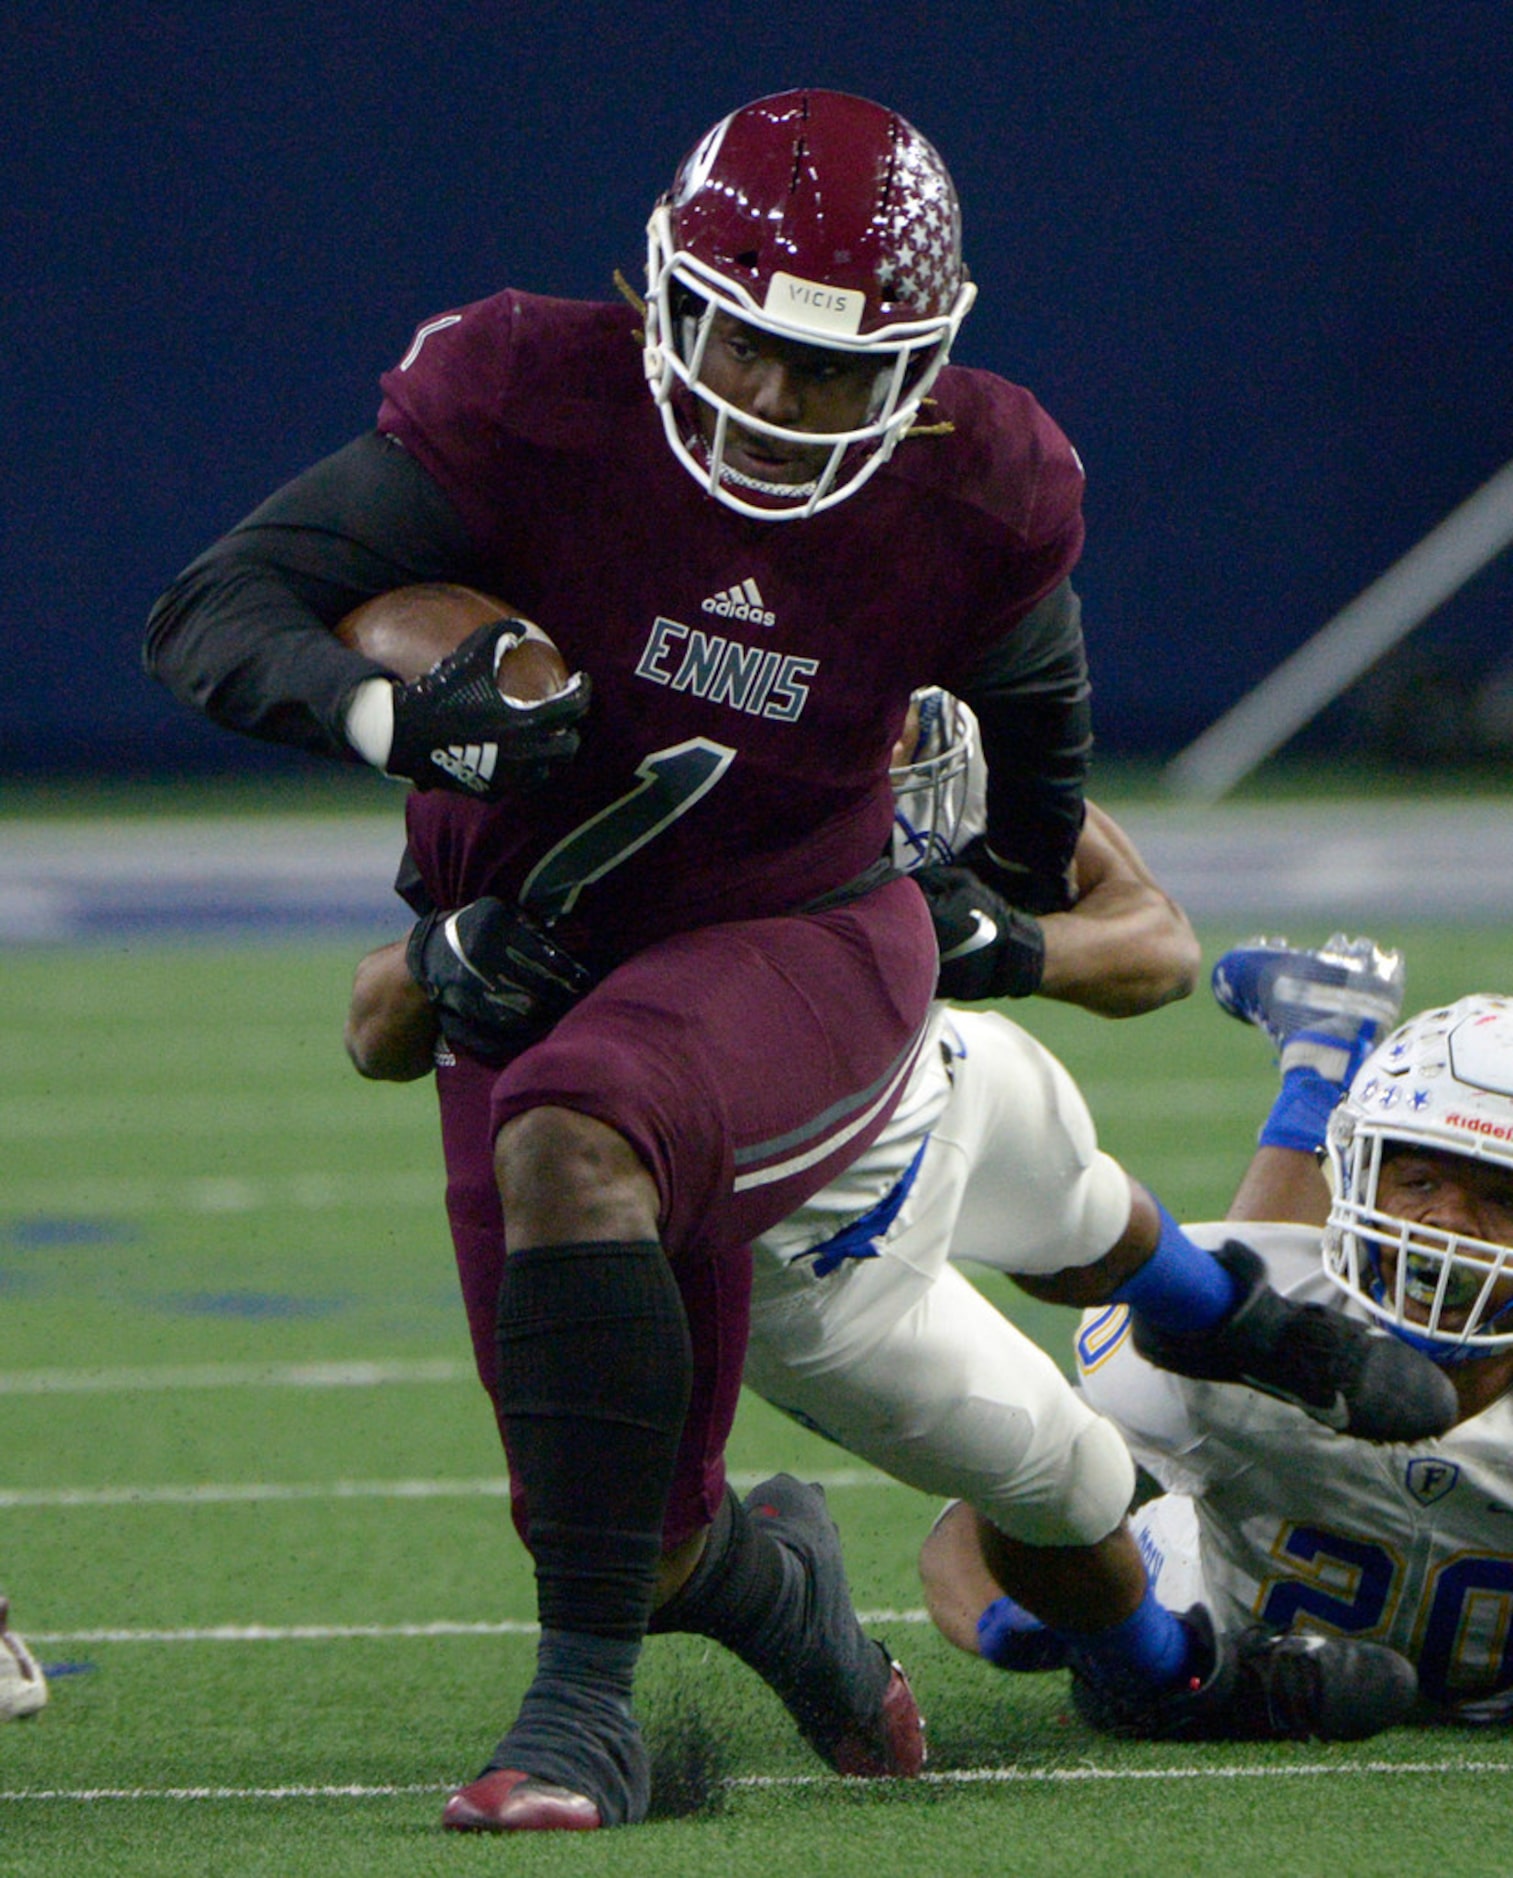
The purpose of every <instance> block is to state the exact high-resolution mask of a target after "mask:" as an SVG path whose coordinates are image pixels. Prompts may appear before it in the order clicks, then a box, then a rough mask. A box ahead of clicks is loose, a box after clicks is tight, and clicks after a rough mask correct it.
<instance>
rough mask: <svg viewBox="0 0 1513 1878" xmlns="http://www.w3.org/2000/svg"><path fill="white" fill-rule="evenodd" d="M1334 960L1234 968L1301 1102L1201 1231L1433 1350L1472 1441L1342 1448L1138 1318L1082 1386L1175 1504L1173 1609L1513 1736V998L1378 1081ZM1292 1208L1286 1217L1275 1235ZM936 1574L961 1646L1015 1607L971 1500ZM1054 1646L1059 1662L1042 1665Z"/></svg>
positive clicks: (1158, 1561)
mask: <svg viewBox="0 0 1513 1878" xmlns="http://www.w3.org/2000/svg"><path fill="white" fill-rule="evenodd" d="M1356 950H1357V954H1358V956H1359V957H1360V958H1361V959H1362V961H1363V962H1364V961H1366V960H1368V959H1372V960H1374V961H1375V962H1376V966H1375V968H1376V969H1377V970H1378V971H1380V969H1381V967H1382V966H1383V965H1385V963H1386V961H1387V960H1388V958H1389V957H1390V955H1385V954H1381V953H1380V952H1377V951H1376V950H1375V949H1374V948H1371V947H1370V946H1369V942H1357V947H1356ZM1316 956H1317V955H1315V954H1310V953H1307V952H1303V951H1298V950H1294V949H1292V948H1289V947H1288V946H1287V945H1286V942H1285V941H1259V942H1253V943H1252V944H1251V945H1249V946H1243V947H1239V948H1237V949H1236V950H1235V951H1234V952H1232V953H1230V954H1227V955H1226V957H1225V958H1224V959H1222V960H1221V961H1220V963H1219V966H1218V967H1217V968H1216V971H1215V974H1214V982H1215V991H1216V995H1217V996H1218V997H1219V1000H1220V1002H1221V1003H1222V1004H1223V1005H1224V1007H1225V1008H1226V1009H1227V1010H1229V1011H1230V1012H1231V1013H1232V1014H1233V1015H1235V1016H1238V1017H1241V1018H1244V1019H1246V1020H1247V1021H1250V1022H1253V1023H1255V1024H1257V1025H1258V1026H1259V1027H1261V1028H1262V1029H1264V1030H1266V1031H1267V1033H1268V1034H1269V1035H1270V1037H1271V1038H1272V1041H1273V1043H1274V1044H1275V1045H1276V1046H1277V1047H1278V1048H1279V1050H1280V1052H1281V1060H1282V1067H1283V1072H1284V1074H1283V1093H1282V1095H1281V1096H1280V1097H1279V1099H1278V1103H1277V1105H1276V1106H1275V1107H1274V1109H1273V1111H1272V1115H1271V1116H1270V1117H1269V1118H1268V1122H1267V1124H1266V1126H1265V1127H1264V1128H1263V1130H1262V1134H1261V1146H1260V1148H1259V1150H1258V1153H1257V1155H1256V1157H1255V1160H1254V1161H1253V1163H1252V1165H1251V1168H1250V1170H1249V1171H1248V1173H1247V1175H1246V1178H1245V1180H1244V1182H1243V1183H1242V1186H1241V1189H1240V1191H1239V1193H1238V1194H1237V1196H1236V1202H1235V1205H1234V1206H1233V1207H1232V1208H1231V1211H1230V1215H1229V1220H1228V1222H1226V1223H1221V1224H1215V1225H1211V1226H1205V1227H1192V1228H1189V1231H1190V1232H1191V1233H1192V1235H1193V1237H1195V1238H1197V1239H1198V1240H1200V1241H1201V1242H1204V1243H1207V1244H1210V1245H1216V1244H1219V1243H1221V1242H1222V1241H1223V1240H1224V1239H1226V1238H1227V1237H1229V1236H1231V1235H1232V1234H1233V1233H1234V1232H1235V1231H1236V1230H1238V1231H1240V1232H1241V1233H1243V1236H1244V1238H1245V1241H1246V1243H1247V1244H1249V1245H1251V1246H1252V1247H1254V1248H1255V1249H1256V1250H1257V1251H1258V1252H1259V1253H1260V1254H1261V1255H1262V1256H1263V1257H1264V1259H1265V1260H1266V1264H1267V1269H1268V1273H1269V1276H1270V1278H1271V1281H1272V1282H1273V1283H1274V1284H1275V1285H1276V1286H1277V1287H1278V1288H1279V1289H1280V1290H1282V1291H1283V1292H1284V1293H1285V1294H1286V1295H1287V1296H1288V1297H1289V1298H1291V1299H1292V1300H1293V1301H1295V1302H1298V1303H1306V1304H1312V1305H1314V1306H1316V1307H1318V1308H1319V1309H1321V1310H1327V1311H1328V1312H1330V1313H1331V1314H1334V1313H1346V1314H1349V1315H1352V1316H1355V1317H1357V1318H1359V1319H1362V1320H1366V1321H1369V1320H1371V1319H1375V1320H1376V1321H1377V1322H1378V1323H1379V1324H1380V1325H1383V1326H1385V1328H1386V1329H1387V1330H1388V1331H1390V1332H1391V1333H1392V1334H1394V1335H1395V1336H1397V1337H1399V1338H1401V1339H1402V1340H1403V1341H1405V1342H1407V1343H1408V1344H1410V1345H1411V1346H1413V1347H1414V1348H1417V1349H1419V1350H1420V1351H1422V1352H1423V1353H1424V1354H1426V1355H1428V1356H1429V1357H1431V1358H1432V1359H1433V1360H1434V1361H1435V1362H1437V1363H1439V1364H1440V1365H1441V1366H1442V1367H1443V1368H1444V1370H1445V1373H1446V1374H1447V1376H1448V1377H1449V1379H1450V1380H1451V1382H1452V1383H1453V1385H1454V1387H1455V1391H1456V1397H1457V1419H1456V1422H1455V1425H1454V1426H1453V1427H1452V1428H1450V1429H1449V1430H1448V1431H1447V1432H1446V1433H1444V1434H1442V1435H1440V1436H1438V1437H1437V1438H1433V1439H1424V1440H1418V1441H1413V1442H1404V1443H1400V1444H1396V1445H1393V1446H1391V1447H1381V1446H1368V1445H1366V1444H1365V1443H1362V1442H1359V1441H1356V1440H1352V1439H1350V1438H1349V1437H1345V1438H1337V1437H1333V1436H1331V1435H1329V1434H1328V1433H1327V1432H1326V1431H1324V1430H1323V1429H1322V1428H1321V1427H1320V1426H1319V1424H1318V1423H1317V1422H1316V1421H1312V1420H1310V1419H1309V1418H1307V1417H1305V1416H1303V1415H1300V1414H1299V1413H1298V1412H1297V1411H1295V1410H1293V1409H1291V1408H1288V1407H1287V1406H1285V1405H1284V1404H1282V1403H1280V1402H1277V1401H1275V1400H1271V1399H1268V1398H1266V1397H1263V1396H1260V1395H1252V1394H1248V1393H1247V1392H1244V1391H1237V1390H1234V1389H1230V1388H1224V1387H1214V1386H1213V1385H1212V1384H1208V1383H1204V1382H1201V1381H1195V1380H1192V1379H1190V1378H1185V1377H1179V1376H1174V1375H1171V1374H1168V1373H1165V1372H1163V1371H1160V1370H1158V1369H1156V1368H1154V1367H1153V1366H1152V1365H1150V1364H1149V1363H1147V1362H1145V1361H1144V1360H1143V1359H1142V1357H1141V1356H1140V1354H1139V1353H1138V1351H1137V1350H1136V1349H1135V1348H1134V1347H1133V1341H1132V1338H1131V1336H1130V1324H1129V1319H1128V1314H1127V1313H1126V1312H1124V1311H1123V1310H1122V1309H1121V1308H1119V1307H1117V1306H1116V1307H1114V1308H1112V1309H1107V1310H1102V1311H1097V1312H1090V1313H1088V1314H1087V1316H1086V1317H1085V1318H1084V1321H1083V1324H1082V1327H1081V1331H1080V1334H1079V1337H1078V1341H1077V1349H1078V1362H1079V1367H1080V1369H1081V1372H1082V1376H1083V1387H1084V1391H1085V1394H1086V1396H1087V1399H1088V1400H1089V1402H1090V1403H1091V1404H1092V1405H1093V1406H1095V1407H1096V1408H1098V1409H1099V1410H1100V1411H1101V1412H1102V1413H1104V1414H1106V1415H1108V1416H1109V1417H1110V1418H1112V1419H1113V1420H1114V1421H1115V1422H1116V1423H1117V1425H1118V1426H1119V1428H1120V1429H1121V1431H1122V1432H1123V1433H1124V1435H1125V1437H1126V1439H1127V1440H1128V1442H1129V1444H1130V1446H1131V1448H1132V1450H1133V1451H1134V1453H1135V1455H1136V1456H1137V1457H1138V1459H1139V1460H1140V1461H1141V1462H1142V1463H1143V1465H1144V1466H1145V1467H1146V1468H1147V1469H1148V1470H1149V1472H1150V1473H1151V1474H1152V1475H1153V1476H1154V1477H1155V1478H1156V1479H1157V1480H1158V1481H1159V1482H1160V1483H1161V1484H1162V1485H1163V1486H1164V1487H1166V1489H1167V1492H1166V1493H1165V1494H1163V1495H1162V1496H1161V1497H1159V1498H1157V1499H1154V1500H1152V1501H1150V1502H1148V1503H1147V1504H1146V1505H1145V1506H1143V1507H1142V1508H1141V1509H1140V1510H1139V1511H1138V1512H1137V1513H1136V1515H1135V1517H1134V1527H1135V1530H1136V1533H1137V1536H1138V1538H1139V1542H1140V1546H1141V1550H1142V1553H1143V1555H1144V1557H1145V1560H1146V1563H1147V1567H1148V1569H1149V1572H1150V1575H1151V1579H1152V1582H1153V1586H1154V1589H1155V1591H1156V1594H1157V1596H1158V1597H1159V1598H1160V1599H1161V1601H1162V1602H1163V1604H1165V1605H1166V1606H1167V1607H1169V1608H1171V1609H1175V1610H1182V1609H1186V1608H1188V1607H1189V1606H1191V1605H1193V1604H1195V1603H1197V1604H1201V1605H1202V1606H1203V1607H1204V1608H1206V1609H1207V1610H1208V1611H1209V1612H1210V1613H1211V1614H1212V1617H1213V1619H1214V1621H1215V1623H1216V1625H1217V1627H1218V1629H1219V1631H1220V1633H1221V1635H1228V1636H1231V1637H1234V1636H1237V1635H1241V1634H1243V1633H1245V1632H1246V1631H1247V1630H1249V1629H1250V1628H1251V1627H1253V1626H1255V1625H1256V1624H1257V1623H1258V1622H1259V1623H1260V1624H1262V1625H1264V1626H1266V1627H1268V1628H1270V1629H1277V1630H1290V1631H1291V1632H1292V1633H1293V1634H1294V1635H1295V1636H1297V1637H1302V1638H1313V1639H1315V1641H1316V1643H1318V1644H1322V1641H1323V1639H1325V1638H1339V1637H1349V1638H1360V1639H1370V1640H1372V1641H1374V1642H1376V1643H1378V1644H1382V1645H1385V1646H1388V1647H1390V1648H1392V1649H1394V1650H1395V1651H1397V1652H1399V1653H1401V1655H1402V1656H1403V1657H1404V1658H1405V1659H1407V1660H1408V1661H1409V1662H1410V1663H1412V1664H1413V1666H1414V1667H1415V1669H1416V1672H1417V1677H1418V1684H1419V1692H1420V1697H1421V1700H1422V1705H1423V1708H1424V1710H1425V1711H1427V1712H1429V1713H1435V1714H1439V1715H1444V1716H1448V1717H1453V1718H1455V1719H1458V1720H1462V1721H1469V1722H1494V1721H1505V1720H1507V1719H1508V1718H1509V1716H1510V1715H1513V1001H1510V1000H1508V999H1505V998H1500V997H1488V996H1473V997H1467V998H1462V999H1461V1000H1459V1002H1457V1003H1456V1004H1453V1005H1451V1006H1449V1007H1447V1008H1443V1009H1436V1010H1430V1011H1425V1012H1422V1013H1420V1014H1419V1015H1418V1016H1417V1017H1415V1018H1413V1019H1412V1020H1411V1021H1409V1022H1408V1023H1406V1024H1404V1025H1402V1026H1401V1027H1400V1028H1399V1029H1397V1030H1395V1031H1393V1032H1392V1034H1391V1035H1390V1036H1388V1037H1387V1038H1386V1040H1385V1041H1384V1042H1381V1043H1380V1044H1378V1045H1377V1046H1376V1048H1375V1049H1374V1050H1372V1051H1371V1053H1370V1054H1369V1055H1368V1056H1367V1057H1366V1059H1365V1061H1364V1062H1363V1063H1361V1064H1360V1067H1359V1068H1358V1069H1357V1068H1355V1065H1354V1063H1352V1062H1351V1061H1349V1060H1348V1059H1341V1060H1338V1061H1335V1062H1333V1063H1331V1062H1329V1061H1327V1060H1326V1058H1325V1057H1324V1056H1323V1055H1321V1054H1320V1053H1319V1052H1318V1051H1317V1050H1316V1049H1315V1050H1312V1051H1310V1049H1309V1047H1308V1044H1307V1042H1306V1039H1307V1037H1308V1030H1309V1015H1310V1013H1309V1008H1308V1006H1309V996H1310V987H1309V986H1308V984H1307V982H1306V979H1305V978H1304V977H1303V975H1302V974H1303V973H1304V972H1306V970H1307V969H1308V967H1309V964H1310V961H1311V960H1312V959H1314V958H1315V957H1316ZM1352 1070H1353V1071H1354V1073H1353V1075H1352V1074H1351V1071H1352ZM1309 1083H1311V1084H1312V1087H1311V1090H1310V1089H1308V1088H1307V1087H1305V1086H1303V1085H1307V1084H1309ZM1289 1085H1291V1087H1289ZM1331 1103H1335V1104H1337V1105H1335V1106H1333V1107H1332V1109H1331ZM1323 1162H1327V1174H1328V1178H1327V1181H1326V1178H1325V1168H1324V1166H1323V1165H1321V1163H1323ZM1267 1213H1270V1215H1271V1216H1272V1220H1273V1222H1274V1223H1260V1221H1261V1220H1262V1219H1264V1216H1265V1215H1266V1214H1267ZM1239 1222H1244V1223H1243V1224H1239ZM1321 1229H1322V1230H1321ZM924 1564H925V1570H926V1576H927V1581H928V1582H930V1583H931V1584H932V1586H933V1591H932V1605H933V1607H934V1609H935V1613H936V1616H937V1621H938V1622H940V1625H941V1628H942V1629H943V1630H944V1631H945V1633H946V1634H947V1635H948V1636H950V1637H951V1638H952V1640H953V1641H955V1642H957V1643H959V1644H960V1645H961V1647H963V1648H966V1649H974V1648H977V1647H979V1645H980V1644H981V1643H982V1642H983V1641H984V1640H987V1639H990V1638H991V1637H992V1636H993V1635H994V1633H995V1631H996V1630H997V1628H998V1626H999V1625H1000V1624H1001V1623H1002V1622H1003V1621H1004V1620H1005V1619H1006V1618H1008V1617H1014V1616H1016V1613H1014V1612H1013V1611H1011V1610H1007V1609H1006V1605H1007V1600H1003V1599H995V1598H994V1596H993V1588H992V1584H993V1581H992V1580H991V1579H990V1578H989V1577H988V1576H987V1575H986V1573H985V1571H984V1570H983V1566H982V1560H981V1554H980V1549H979V1548H978V1547H977V1544H976V1536H975V1533H974V1531H973V1529H972V1525H971V1522H970V1520H969V1519H968V1517H967V1515H966V1512H965V1509H962V1508H953V1509H951V1510H950V1511H949V1512H948V1513H947V1515H946V1516H945V1518H944V1519H943V1521H942V1522H941V1524H940V1525H939V1526H938V1527H937V1529H936V1532H935V1533H933V1534H932V1535H931V1538H930V1540H929V1541H927V1544H926V1556H925V1561H924ZM1020 1615H1021V1621H1022V1614H1020ZM1019 1634H1020V1635H1021V1636H1022V1635H1023V1634H1024V1633H1023V1631H1022V1629H1021V1631H1020V1633H1019ZM1042 1641H1047V1642H1048V1641H1049V1640H1048V1639H1046V1638H1045V1637H1044V1633H1042ZM1055 1654H1056V1653H1055V1652H1054V1651H1053V1650H1051V1649H1044V1650H1043V1651H1042V1652H1041V1656H1040V1661H1039V1664H1038V1665H1037V1666H1039V1667H1050V1666H1053V1663H1054V1660H1055ZM1062 1660H1065V1658H1064V1653H1063V1657H1062ZM1009 1666H1013V1665H1012V1663H1011V1664H1010V1665H1009ZM1073 1690H1074V1696H1075V1698H1076V1700H1077V1704H1078V1707H1079V1709H1080V1710H1081V1712H1082V1713H1083V1715H1084V1717H1085V1718H1086V1719H1088V1720H1090V1721H1092V1722H1094V1723H1095V1724H1096V1725H1098V1726H1102V1727H1106V1728H1110V1729H1112V1730H1114V1731H1117V1732H1121V1733H1132V1734H1159V1733H1163V1732H1166V1730H1165V1729H1164V1728H1163V1727H1162V1726H1161V1719H1162V1718H1161V1717H1160V1716H1159V1714H1156V1713H1155V1712H1153V1711H1152V1710H1151V1709H1150V1708H1149V1707H1145V1708H1142V1707H1141V1705H1139V1704H1138V1703H1131V1702H1124V1703H1122V1704H1121V1703H1111V1702H1110V1701H1109V1700H1108V1699H1107V1697H1106V1695H1104V1694H1103V1693H1101V1692H1099V1691H1097V1690H1094V1689H1092V1688H1090V1687H1089V1686H1088V1685H1087V1684H1086V1683H1085V1682H1083V1681H1081V1680H1079V1679H1078V1678H1077V1676H1076V1674H1075V1671H1074V1679H1073Z"/></svg>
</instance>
